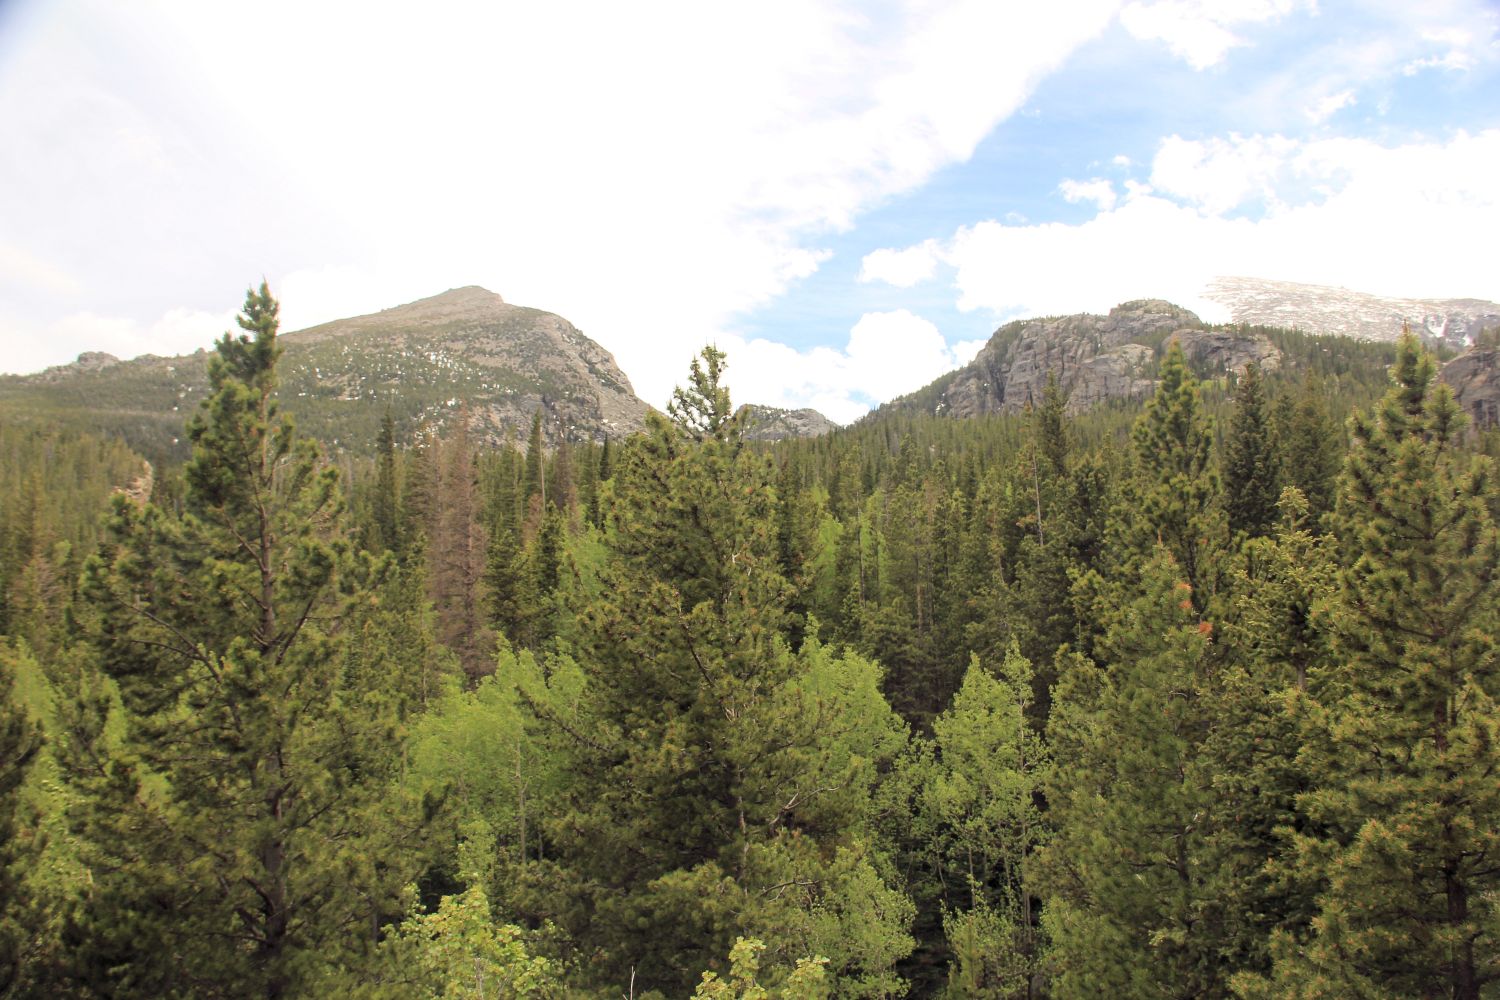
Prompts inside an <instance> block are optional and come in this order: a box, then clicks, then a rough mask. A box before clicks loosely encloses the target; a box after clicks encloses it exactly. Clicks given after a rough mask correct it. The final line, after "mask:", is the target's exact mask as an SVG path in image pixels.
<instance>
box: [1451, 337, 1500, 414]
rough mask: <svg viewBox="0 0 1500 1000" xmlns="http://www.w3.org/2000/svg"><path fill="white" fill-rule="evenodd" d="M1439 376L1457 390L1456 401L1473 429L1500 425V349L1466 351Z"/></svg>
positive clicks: (1455, 391)
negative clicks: (1467, 416)
mask: <svg viewBox="0 0 1500 1000" xmlns="http://www.w3.org/2000/svg"><path fill="white" fill-rule="evenodd" d="M1438 377H1439V378H1441V379H1442V380H1443V381H1444V382H1446V383H1447V384H1448V385H1449V386H1451V387H1452V388H1453V398H1454V399H1456V400H1457V401H1458V405H1459V406H1460V407H1462V408H1463V411H1464V412H1465V413H1466V414H1468V415H1469V419H1470V420H1471V421H1473V426H1475V427H1477V428H1480V429H1483V428H1486V427H1494V426H1495V425H1496V424H1500V350H1495V349H1493V348H1483V349H1475V350H1471V351H1466V352H1465V353H1463V354H1460V355H1459V356H1458V357H1456V358H1454V359H1453V360H1452V361H1450V362H1448V363H1447V364H1445V365H1444V366H1443V370H1442V372H1441V374H1439V376H1438Z"/></svg>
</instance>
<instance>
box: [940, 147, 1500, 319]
mask: <svg viewBox="0 0 1500 1000" xmlns="http://www.w3.org/2000/svg"><path fill="white" fill-rule="evenodd" d="M1200 153H1201V155H1199V154H1200ZM1225 162H1227V163H1229V164H1231V165H1233V166H1234V169H1230V167H1226V166H1224V165H1223V163H1225ZM1247 165H1248V166H1247ZM1194 168H1196V169H1198V170H1200V171H1202V173H1203V176H1201V177H1200V176H1195V175H1194ZM1158 174H1160V175H1161V176H1160V179H1159V181H1158ZM1497 175H1500V130H1491V131H1486V132H1481V133H1478V134H1474V135H1466V134H1460V135H1458V136H1456V137H1454V138H1453V139H1451V140H1449V141H1448V142H1444V143H1424V144H1412V145H1406V146H1392V147H1387V146H1381V145H1379V144H1377V143H1374V142H1371V141H1368V140H1358V139H1330V140H1320V141H1313V142H1294V141H1291V140H1285V139H1281V138H1279V137H1270V138H1269V139H1266V138H1260V137H1250V138H1242V137H1235V136H1230V137H1227V138H1223V139H1219V140H1214V142H1212V143H1209V144H1207V145H1206V146H1203V147H1201V148H1194V149H1188V150H1186V152H1185V151H1184V149H1183V148H1182V146H1181V143H1180V141H1175V140H1168V141H1166V142H1164V143H1163V144H1162V148H1161V150H1160V151H1159V154H1158V162H1157V163H1156V165H1155V167H1154V169H1153V173H1152V177H1153V181H1157V184H1156V186H1155V187H1154V188H1146V187H1140V188H1137V189H1136V191H1135V192H1134V193H1132V194H1131V195H1130V196H1129V197H1127V198H1126V199H1125V200H1124V201H1123V202H1122V203H1121V204H1120V205H1118V206H1117V207H1116V208H1114V209H1113V210H1110V211H1101V212H1099V213H1098V214H1097V215H1096V216H1095V217H1094V218H1092V219H1090V220H1088V221H1087V222H1084V223H1081V224H1078V225H1062V224H1056V223H1053V224H1045V225H1030V226H1008V225H1004V224H1001V223H999V222H981V223H978V224H976V225H973V226H967V227H964V228H962V229H960V230H959V231H958V232H957V233H956V234H955V235H954V237H953V238H952V239H951V240H949V241H946V242H945V244H944V246H943V254H944V256H945V259H946V260H947V261H948V262H949V263H951V264H953V265H954V266H955V268H956V285H957V287H958V289H959V294H960V298H959V303H958V304H959V307H960V308H962V309H988V310H993V311H995V312H997V313H1000V314H1011V315H1046V314H1056V313H1068V312H1076V311H1079V310H1089V311H1095V312H1102V311H1105V310H1108V309H1109V308H1111V307H1113V306H1114V305H1116V304H1118V303H1120V302H1122V301H1126V300H1129V299H1136V298H1143V297H1162V298H1167V299H1171V300H1173V301H1176V302H1178V303H1180V304H1182V305H1185V306H1188V307H1189V308H1194V309H1197V310H1199V311H1200V312H1201V313H1202V314H1203V315H1204V316H1205V318H1208V319H1224V318H1227V317H1225V316H1224V315H1223V313H1222V310H1221V309H1220V308H1218V307H1216V306H1214V305H1213V304H1212V303H1209V302H1207V301H1206V300H1204V299H1203V297H1202V292H1203V288H1204V285H1205V284H1206V283H1207V282H1208V280H1209V279H1211V278H1212V277H1214V276H1215V275H1220V274H1243V275H1251V276H1258V277H1265V278H1279V279H1290V280H1296V281H1304V282H1310V283H1315V284H1325V285H1341V286H1344V287H1347V288H1354V289H1360V290H1364V291H1370V292H1376V293H1381V294H1390V295H1403V296H1419V297H1446V296H1455V297H1456V296H1475V297H1480V298H1488V299H1496V300H1500V274H1497V272H1496V271H1495V269H1494V267H1493V266H1492V261H1491V260H1490V258H1489V256H1487V255H1486V254H1483V253H1477V252H1475V250H1474V247H1475V246H1476V243H1475V241H1476V239H1483V238H1484V237H1483V234H1486V233H1491V232H1495V231H1497V229H1500V191H1497V189H1496V187H1495V184H1494V181H1493V178H1494V177H1495V176H1497ZM1279 178H1286V181H1285V184H1286V185H1287V186H1290V187H1291V188H1293V189H1295V190H1306V189H1307V186H1308V183H1309V178H1312V179H1316V180H1318V181H1320V182H1321V183H1324V184H1325V185H1326V190H1324V191H1323V192H1322V193H1321V195H1320V197H1318V198H1315V199H1309V200H1302V201H1295V200H1294V199H1292V198H1290V197H1289V196H1287V195H1286V194H1285V192H1284V191H1282V190H1281V188H1279V187H1278V184H1280V183H1282V182H1281V181H1279V180H1278V179H1279ZM1249 195H1255V196H1257V197H1264V198H1266V199H1267V200H1269V201H1271V202H1274V203H1275V204H1276V205H1277V206H1278V208H1277V210H1276V211H1273V212H1268V213H1266V214H1264V215H1263V216H1261V217H1258V218H1254V219H1252V218H1248V217H1235V216H1234V215H1232V213H1231V211H1230V210H1231V209H1233V208H1234V207H1235V206H1236V205H1237V204H1239V202H1240V201H1242V200H1244V198H1245V197H1247V196H1249Z"/></svg>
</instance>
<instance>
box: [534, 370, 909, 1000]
mask: <svg viewBox="0 0 1500 1000" xmlns="http://www.w3.org/2000/svg"><path fill="white" fill-rule="evenodd" d="M703 360H704V362H705V364H703V365H698V364H695V365H694V367H693V371H692V378H693V381H692V385H691V387H690V388H689V389H687V390H683V391H680V392H679V393H678V394H677V397H676V399H675V403H676V406H675V410H676V413H677V415H678V420H677V422H669V421H667V420H665V419H664V418H662V417H660V416H652V417H650V418H648V419H649V425H648V431H647V434H646V435H644V436H642V437H639V438H636V439H634V440H633V441H632V442H631V443H630V444H629V445H627V446H626V447H625V448H624V449H622V454H621V455H620V458H619V462H618V464H617V466H616V469H615V480H616V486H617V497H616V502H615V505H614V508H613V516H612V525H611V533H610V543H611V549H612V551H611V557H610V561H609V565H608V566H607V568H606V570H605V575H604V579H603V583H604V589H603V593H602V594H600V595H599V596H598V597H597V598H596V599H594V600H593V601H592V602H590V604H589V606H587V607H586V608H583V609H581V611H580V619H581V620H580V623H579V664H580V666H581V667H582V669H583V671H584V673H585V675H586V677H587V683H586V685H585V687H584V689H583V694H582V698H581V701H580V704H579V706H578V708H577V709H576V711H575V712H574V713H573V714H572V715H571V716H569V717H567V718H560V717H556V716H554V715H552V714H550V713H544V718H545V719H546V721H548V722H549V723H550V724H551V725H552V726H553V727H554V728H555V729H556V730H557V731H558V732H559V733H560V734H562V735H564V736H566V738H567V739H566V742H567V743H568V744H569V745H570V748H571V749H570V752H571V753H572V754H573V755H574V760H573V765H572V770H573V773H574V774H575V775H576V781H575V782H574V783H573V784H572V786H571V787H570V788H569V790H568V796H569V797H568V803H567V808H566V809H565V810H563V812H562V814H561V815H560V816H558V817H557V818H556V819H555V820H553V821H552V822H551V823H550V824H549V826H548V827H547V830H546V833H547V835H548V837H549V842H550V843H551V844H552V845H553V847H552V850H551V853H550V855H549V856H550V857H552V858H554V859H556V860H555V863H556V865H557V869H556V870H557V873H558V877H557V885H558V887H559V890H560V891H559V893H558V894H557V895H556V896H554V897H553V902H552V906H553V907H555V908H556V909H554V910H553V911H552V912H553V913H555V914H556V917H557V919H559V921H560V922H561V923H562V924H563V925H564V926H565V927H568V928H569V929H570V930H572V931H573V932H574V933H575V934H576V935H577V936H578V937H579V939H580V944H581V945H582V946H583V947H584V948H586V949H587V952H588V954H590V956H591V959H590V963H591V966H592V971H593V973H594V975H595V976H596V977H598V978H599V980H600V982H601V983H615V984H618V985H619V986H621V987H623V986H624V984H625V983H626V982H627V981H628V980H629V979H630V978H631V975H632V972H633V973H634V982H635V986H636V989H637V991H640V990H643V989H650V988H660V989H663V990H666V991H669V992H672V993H675V994H679V995H680V994H681V993H684V992H686V990H688V989H690V988H691V986H692V983H693V981H694V980H695V979H696V978H697V977H698V974H699V972H700V971H701V970H702V969H703V968H705V967H712V966H713V965H715V964H716V963H719V962H721V961H722V956H723V955H724V953H725V952H726V951H727V950H728V947H729V942H730V940H732V938H733V936H734V935H735V934H736V933H741V934H747V935H748V934H752V933H753V934H755V935H756V936H758V937H760V938H762V939H763V940H765V941H766V942H767V943H768V946H769V947H770V949H771V951H772V954H773V956H774V957H776V958H778V959H780V960H782V961H785V962H790V960H791V959H793V958H795V957H797V956H798V955H805V954H806V953H807V950H808V949H809V948H814V949H816V950H817V951H818V952H820V953H821V954H824V955H826V956H827V957H828V958H829V959H830V965H829V974H830V976H831V977H834V978H837V979H839V980H840V981H843V982H845V983H847V984H848V987H847V988H848V989H849V991H850V993H849V995H867V996H881V995H889V994H890V993H891V992H893V991H894V990H896V989H898V988H899V981H898V980H896V979H895V977H894V974H893V972H892V968H891V967H892V965H893V964H894V962H895V961H896V959H898V958H899V957H900V956H901V955H902V954H904V952H905V950H906V949H908V948H909V947H910V941H909V939H908V938H905V936H904V930H903V928H904V924H905V922H906V920H907V919H909V911H908V909H907V907H906V904H905V901H904V898H903V897H902V896H901V895H900V894H899V893H897V892H894V891H893V890H891V889H890V888H889V887H888V886H887V885H886V884H885V883H884V881H883V879H882V878H881V876H880V874H879V873H878V871H877V869H876V868H875V866H874V863H873V861H872V860H871V859H870V858H869V857H868V854H867V850H866V849H865V847H864V846H863V845H862V843H861V841H860V839H859V833H860V829H861V825H862V823H863V822H864V820H863V818H864V817H866V816H867V815H868V812H869V809H870V786H871V783H872V782H873V781H874V779H875V763H876V762H877V761H881V760H889V759H890V758H891V757H892V756H893V755H894V753H895V752H897V751H898V750H899V747H900V745H901V743H902V741H903V740H904V733H903V731H902V730H901V729H900V725H899V722H897V721H896V720H895V719H894V717H893V716H892V714H891V713H890V710H889V708H888V707H887V706H886V705H885V703H884V701H883V700H882V699H881V698H880V695H879V692H878V686H877V685H878V672H877V671H876V669H875V668H874V666H873V665H871V664H869V663H868V662H867V661H863V660H860V659H858V658H848V657H842V658H840V657H833V656H830V655H829V654H827V653H826V652H824V651H823V650H822V649H821V647H819V646H818V645H817V644H816V643H815V642H813V641H809V642H808V643H807V644H805V645H804V647H803V649H802V650H801V652H800V654H798V655H796V656H794V655H793V654H792V652H791V651H790V649H789V648H788V645H787V642H786V640H785V631H786V628H787V624H788V621H787V614H786V611H785V608H786V601H787V598H788V587H787V584H786V582H785V580H784V579H783V578H782V577H781V575H780V573H779V572H778V558H777V551H776V542H775V536H774V530H775V529H774V523H775V522H774V516H773V515H774V510H773V504H774V500H775V498H774V491H773V490H772V489H771V488H770V484H771V473H770V469H769V467H768V463H767V462H766V461H765V460H764V459H763V458H761V457H758V456H756V455H753V454H751V453H750V452H749V451H748V450H746V449H743V448H742V447H741V446H740V442H739V433H738V431H739V426H738V420H737V419H735V418H734V417H733V416H732V411H731V410H730V409H729V405H728V391H727V389H725V388H724V387H723V386H722V385H720V384H719V383H718V382H717V381H716V379H717V376H718V374H719V373H721V372H722V370H723V365H722V356H721V355H718V354H717V352H714V351H713V350H712V349H708V350H706V351H705V352H704V356H703ZM825 943H826V947H825ZM794 951H795V954H793V952H794Z"/></svg>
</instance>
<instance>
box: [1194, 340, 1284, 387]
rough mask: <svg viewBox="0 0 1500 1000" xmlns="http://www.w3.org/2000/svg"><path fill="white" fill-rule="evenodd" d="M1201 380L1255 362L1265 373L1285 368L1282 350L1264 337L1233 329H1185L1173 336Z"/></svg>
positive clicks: (1239, 368)
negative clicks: (1282, 360)
mask: <svg viewBox="0 0 1500 1000" xmlns="http://www.w3.org/2000/svg"><path fill="white" fill-rule="evenodd" d="M1172 339H1174V340H1176V341H1177V343H1178V344H1180V345H1181V346H1182V353H1183V355H1184V356H1185V357H1186V358H1187V361H1188V365H1189V366H1191V367H1192V369H1193V371H1195V372H1197V373H1198V375H1199V376H1200V377H1212V376H1214V375H1220V374H1223V373H1225V372H1230V371H1234V372H1243V371H1244V370H1245V366H1246V365H1248V364H1251V363H1252V362H1253V363H1254V364H1256V365H1258V366H1259V367H1260V370H1261V371H1263V372H1273V371H1275V370H1276V369H1278V368H1280V367H1281V351H1279V350H1277V348H1276V345H1275V344H1273V343H1271V341H1270V340H1269V339H1267V338H1266V337H1264V336H1261V335H1260V334H1253V333H1241V332H1238V331H1229V330H1181V331H1178V332H1177V333H1175V334H1173V335H1172Z"/></svg>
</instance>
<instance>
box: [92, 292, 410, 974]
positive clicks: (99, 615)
mask: <svg viewBox="0 0 1500 1000" xmlns="http://www.w3.org/2000/svg"><path fill="white" fill-rule="evenodd" d="M277 312H278V307H277V303H276V300H275V299H274V298H272V297H271V294H270V292H269V290H268V289H267V288H266V286H265V284H264V283H262V285H261V287H260V289H259V290H258V291H256V290H252V291H250V292H249V293H248V294H247V296H246V299H245V306H244V311H243V313H242V315H241V316H240V318H239V324H240V326H241V328H242V329H243V330H245V331H246V334H244V335H241V336H238V337H236V336H234V335H232V334H226V335H225V337H224V338H223V339H222V340H220V341H219V343H218V345H217V353H216V354H215V355H213V356H212V357H211V358H210V360H209V380H210V384H211V387H212V392H211V395H210V396H209V398H208V399H207V400H206V401H205V402H204V404H203V407H202V410H201V411H200V412H199V414H198V415H197V416H195V417H194V418H193V419H192V421H191V422H190V424H189V431H188V433H189V437H190V438H191V440H192V442H193V457H192V460H191V461H190V462H189V463H188V464H187V467H186V469H185V470H184V476H185V480H186V493H185V497H184V508H185V509H184V510H183V511H182V512H181V513H180V514H179V513H176V512H174V511H169V510H163V509H161V508H159V507H156V506H154V505H145V506H143V505H141V504H140V503H137V502H135V501H133V500H131V499H129V498H127V497H125V496H117V497H116V498H115V501H114V509H113V513H112V515H111V518H110V521H109V523H108V525H107V532H106V538H105V541H104V543H103V545H102V546H101V550H100V553H99V555H98V556H96V557H94V558H93V559H91V560H90V562H89V564H88V567H87V570H86V574H85V586H86V593H87V595H88V598H89V600H90V604H91V608H89V609H86V610H87V613H88V614H89V616H90V619H91V625H90V630H91V638H92V644H93V648H94V653H95V655H96V656H97V659H98V662H99V664H100V665H101V666H102V668H103V670H104V672H105V673H106V674H107V675H108V676H109V677H110V678H112V679H113V680H114V681H115V682H116V684H117V685H118V689H119V697H120V703H121V706H122V708H123V720H122V721H123V735H122V736H121V737H120V739H119V741H118V744H115V743H114V742H113V740H112V739H111V738H109V737H108V736H107V734H106V733H105V732H104V729H105V727H104V726H103V725H101V724H100V723H99V721H98V720H99V719H100V717H101V711H102V709H103V707H104V706H107V704H108V698H107V697H105V698H104V699H103V700H102V701H101V700H100V699H98V698H96V697H94V696H92V695H89V694H88V691H89V690H97V689H98V688H97V685H96V684H93V682H89V681H88V680H87V677H88V674H87V671H85V672H83V673H81V674H80V675H79V678H78V682H77V683H75V684H74V685H72V688H71V689H72V690H74V691H75V692H77V695H76V697H75V699H74V704H75V705H77V706H81V707H82V711H81V714H80V713H79V712H74V713H72V714H71V716H70V718H71V719H72V721H70V723H69V726H68V728H69V730H70V734H71V735H70V746H69V748H68V755H67V756H68V758H69V759H70V760H71V761H72V762H73V763H74V765H75V766H74V767H73V768H72V770H73V774H74V777H75V779H76V780H77V781H78V782H79V783H80V785H81V787H82V789H83V791H84V792H86V793H87V798H88V801H89V802H91V803H92V807H91V808H90V809H89V810H87V811H86V812H85V814H84V822H83V828H84V832H86V833H87V835H88V850H87V853H86V859H87V861H88V863H89V864H90V867H91V869H92V871H93V877H94V885H93V887H92V889H91V896H90V900H89V908H88V910H87V911H86V917H87V919H86V920H85V921H84V922H83V923H82V924H81V926H80V927H79V928H78V930H77V935H78V937H79V938H80V939H81V940H80V946H79V948H78V956H77V959H78V968H79V972H78V975H79V976H80V977H81V978H84V979H85V980H86V981H89V980H91V982H90V985H91V987H92V988H93V989H95V990H96V991H98V992H101V993H106V994H108V995H117V996H119V995H138V994H140V995H167V994H168V993H172V992H177V991H180V990H183V989H186V990H189V991H191V992H192V993H193V994H194V995H196V996H205V997H212V996H226V997H227V996H235V997H246V996H264V997H268V998H274V997H283V996H287V995H290V994H291V993H293V992H296V991H297V990H298V989H299V988H300V986H301V984H303V983H305V982H307V981H308V979H309V977H310V976H314V975H316V974H317V973H316V970H318V969H320V968H324V967H326V966H328V965H329V964H337V963H340V962H342V961H345V960H348V959H350V958H352V957H353V956H356V955H357V954H358V952H359V949H360V947H361V942H363V941H367V940H368V938H367V936H366V937H362V936H361V935H360V933H359V928H361V927H369V926H371V922H372V921H374V920H378V919H380V917H381V916H382V915H384V914H394V913H395V912H398V906H399V900H398V896H397V890H398V887H399V885H400V884H401V883H402V882H404V881H406V880H407V879H408V878H410V877H411V875H412V873H413V866H414V865H418V864H420V861H419V859H418V858H417V857H416V856H415V854H414V852H407V853H406V856H403V852H402V850H401V849H400V848H399V845H398V844H397V843H396V842H395V841H396V838H398V836H399V835H400V834H399V830H400V823H401V820H400V817H402V815H403V810H402V806H401V800H400V798H399V797H393V796H391V795H390V791H389V780H390V778H391V777H392V775H393V773H394V767H395V766H396V764H397V762H398V760H399V752H400V744H399V738H398V736H397V731H396V717H395V714H394V713H395V701H394V699H392V698H385V697H378V696H375V697H372V695H377V694H378V692H379V691H380V690H383V688H381V687H375V688H372V687H371V686H370V684H371V681H370V679H376V680H380V681H391V680H392V678H390V677H389V676H388V674H389V672H390V671H388V670H386V669H382V666H381V664H380V663H379V662H378V661H375V662H363V663H360V664H357V665H355V664H350V663H349V662H347V660H346V657H345V649H344V645H345V635H344V633H343V631H342V629H341V625H342V623H343V622H344V621H345V620H346V618H347V616H348V614H349V612H350V610H351V608H353V607H354V606H356V605H359V604H360V603H361V602H364V601H367V600H368V595H369V591H368V590H367V589H366V587H367V586H368V584H367V582H366V581H368V580H370V579H371V578H372V573H377V572H380V571H382V569H383V567H381V566H375V565H372V564H371V562H370V560H369V558H368V557H367V556H360V555H357V554H356V553H354V552H352V551H351V548H350V545H349V543H348V540H347V538H346V536H345V532H344V526H343V523H342V518H341V510H342V504H341V501H340V499H339V491H338V476H337V472H336V470H334V469H332V468H330V467H328V466H326V465H325V464H323V463H322V462H321V460H320V457H319V455H318V452H317V449H316V447H315V446H314V445H313V444H312V443H311V442H310V441H308V440H306V439H302V438H298V437H297V436H296V434H295V433H294V430H293V427H292V425H291V422H290V421H289V420H287V419H286V418H284V417H283V416H282V415H281V414H280V413H279V410H278V407H277V405H276V402H275V399H274V391H275V386H276V362H277V358H278V356H279V355H280V353H281V348H280V345H279V344H278V343H277V339H276V330H277ZM356 666H357V667H358V671H357V674H358V676H359V678H361V679H358V680H351V670H352V668H354V667H356ZM91 685H92V686H91ZM90 706H93V707H90ZM90 719H92V720H94V721H93V722H91V723H90V722H89V720H90ZM80 720H82V721H80ZM79 762H85V763H87V764H88V766H86V767H85V766H81V765H80V763H79ZM382 817H383V818H382ZM169 984H170V985H169Z"/></svg>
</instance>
